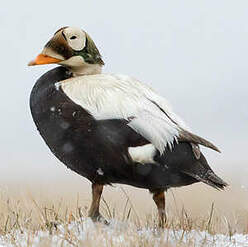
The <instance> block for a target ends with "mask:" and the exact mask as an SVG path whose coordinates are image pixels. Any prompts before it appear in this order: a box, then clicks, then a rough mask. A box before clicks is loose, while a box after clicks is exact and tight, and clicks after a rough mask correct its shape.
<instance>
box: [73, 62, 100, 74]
mask: <svg viewBox="0 0 248 247" xmlns="http://www.w3.org/2000/svg"><path fill="white" fill-rule="evenodd" d="M69 69H70V71H71V72H72V73H73V76H74V77H76V76H82V75H95V74H101V73H102V66H101V65H99V64H84V65H83V66H75V67H70V68H69Z"/></svg>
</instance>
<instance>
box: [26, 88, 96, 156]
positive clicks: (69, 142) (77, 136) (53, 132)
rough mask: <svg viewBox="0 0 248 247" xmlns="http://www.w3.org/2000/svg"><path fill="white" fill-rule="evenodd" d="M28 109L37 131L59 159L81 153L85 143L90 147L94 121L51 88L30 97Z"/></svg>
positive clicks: (56, 89)
mask: <svg viewBox="0 0 248 247" xmlns="http://www.w3.org/2000/svg"><path fill="white" fill-rule="evenodd" d="M30 106H31V112H32V116H33V119H34V122H35V124H36V126H37V129H38V130H39V132H40V134H41V136H42V137H43V139H44V140H45V142H46V143H47V145H48V146H49V147H50V149H51V150H52V151H53V152H54V154H56V156H60V157H59V158H60V159H61V157H62V156H63V157H65V156H71V155H73V154H74V155H75V153H77V152H79V151H80V152H82V151H83V146H84V144H85V143H88V144H89V145H90V143H89V142H88V140H89V139H90V138H91V137H92V135H94V130H95V121H94V119H93V118H92V117H91V115H90V114H89V113H88V112H87V111H85V110H84V109H83V108H82V107H80V106H78V105H77V104H75V103H74V102H72V101H71V100H70V99H69V98H68V97H67V96H66V95H65V94H64V93H63V91H62V90H61V89H58V88H56V86H55V85H51V86H49V87H47V88H45V89H41V90H38V91H37V92H36V94H35V95H31V100H30Z"/></svg>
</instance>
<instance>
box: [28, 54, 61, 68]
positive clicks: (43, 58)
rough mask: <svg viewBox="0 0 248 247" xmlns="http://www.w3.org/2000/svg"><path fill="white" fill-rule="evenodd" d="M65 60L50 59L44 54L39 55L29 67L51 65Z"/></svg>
mask: <svg viewBox="0 0 248 247" xmlns="http://www.w3.org/2000/svg"><path fill="white" fill-rule="evenodd" d="M61 61H63V60H61V59H58V58H54V57H50V56H47V55H44V54H39V55H38V56H37V57H36V58H35V60H32V61H31V62H29V63H28V66H33V65H40V64H49V63H59V62H61Z"/></svg>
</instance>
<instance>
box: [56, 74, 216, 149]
mask: <svg viewBox="0 0 248 247" xmlns="http://www.w3.org/2000/svg"><path fill="white" fill-rule="evenodd" d="M59 86H61V87H62V90H63V91H64V93H65V94H66V95H67V96H68V97H69V98H70V99H71V100H72V101H74V102H75V103H76V104H78V105H80V106H82V107H83V108H84V109H86V110H87V111H88V112H89V113H90V114H91V115H92V116H93V117H94V118H95V119H97V120H106V119H125V120H127V122H128V125H129V126H130V127H131V128H132V129H133V130H135V131H136V132H137V133H138V134H140V135H141V136H143V137H144V138H145V139H146V140H148V141H149V142H151V143H152V144H153V145H154V146H155V147H156V148H157V149H158V150H159V151H160V153H163V151H164V150H165V148H166V147H167V146H169V147H170V148H172V147H173V143H175V141H180V140H182V141H189V142H193V143H195V144H202V145H205V146H206V145H208V146H209V147H211V148H213V149H215V150H217V148H216V147H215V146H214V145H213V144H211V143H210V142H207V141H206V140H204V139H203V138H200V137H198V136H195V135H194V134H192V133H191V132H190V131H189V129H188V128H187V126H186V125H185V124H184V122H183V121H182V120H181V119H180V118H179V117H178V116H177V115H176V114H175V113H174V112H173V111H172V109H171V108H170V106H169V104H168V103H167V101H166V100H165V99H164V98H163V97H161V96H159V95H158V94H156V93H155V92H154V91H153V90H152V89H151V88H149V87H148V86H146V85H145V84H143V83H141V82H139V81H137V80H135V79H134V78H131V77H128V76H122V75H107V74H99V75H89V76H81V77H75V78H71V79H68V80H65V81H63V82H60V84H59Z"/></svg>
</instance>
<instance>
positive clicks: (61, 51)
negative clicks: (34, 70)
mask: <svg viewBox="0 0 248 247" xmlns="http://www.w3.org/2000/svg"><path fill="white" fill-rule="evenodd" d="M51 63H57V64H61V65H63V66H66V67H68V68H69V69H70V70H71V71H72V72H73V73H74V74H75V75H80V74H97V73H101V67H102V66H103V65H104V62H103V60H102V58H101V55H100V53H99V51H98V49H97V47H96V45H95V43H94V42H93V40H92V39H91V38H90V36H89V35H88V34H87V33H86V32H85V31H83V30H82V29H80V28H76V27H63V28H60V29H59V30H58V31H57V32H56V33H55V34H54V35H53V37H52V38H51V39H50V40H49V41H48V42H47V44H46V45H45V47H44V49H43V51H42V52H41V54H39V55H38V56H37V57H36V58H35V60H33V61H31V62H30V63H29V64H28V65H29V66H33V65H40V64H51Z"/></svg>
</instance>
